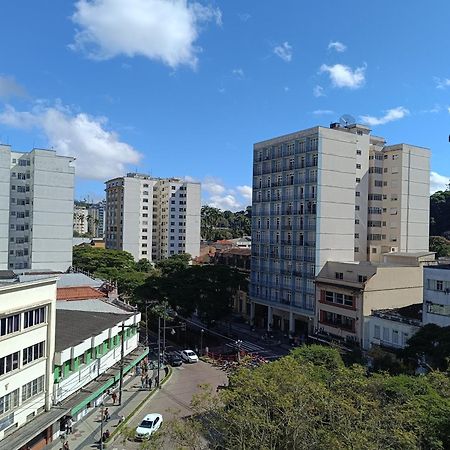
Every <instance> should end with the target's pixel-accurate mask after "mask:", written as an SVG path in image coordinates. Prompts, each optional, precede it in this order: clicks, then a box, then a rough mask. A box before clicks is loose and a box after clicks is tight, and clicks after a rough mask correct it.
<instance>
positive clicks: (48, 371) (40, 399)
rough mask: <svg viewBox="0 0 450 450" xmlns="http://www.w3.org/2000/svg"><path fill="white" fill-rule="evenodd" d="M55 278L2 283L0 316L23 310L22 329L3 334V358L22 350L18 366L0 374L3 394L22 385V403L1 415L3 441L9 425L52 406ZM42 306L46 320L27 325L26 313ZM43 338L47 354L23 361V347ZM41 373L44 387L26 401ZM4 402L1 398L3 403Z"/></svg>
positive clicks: (13, 426) (0, 341)
mask: <svg viewBox="0 0 450 450" xmlns="http://www.w3.org/2000/svg"><path fill="white" fill-rule="evenodd" d="M56 281H57V279H56V278H51V279H45V280H40V281H36V282H28V283H13V284H11V285H7V286H2V287H0V320H1V319H2V318H5V317H8V316H11V315H15V314H20V329H19V331H17V332H14V333H11V334H6V335H4V336H0V358H3V357H5V356H7V355H10V354H12V353H14V352H20V353H19V367H18V368H17V369H16V370H13V371H12V372H9V373H5V374H3V375H0V397H3V396H5V395H7V394H10V393H12V392H14V391H15V390H16V389H19V393H18V395H19V396H18V398H19V405H18V406H17V407H15V408H13V409H12V410H10V411H7V412H5V413H4V415H2V416H0V417H1V420H0V441H1V439H3V437H4V436H5V433H6V434H8V432H9V429H16V428H18V427H20V426H22V425H24V424H25V423H26V422H28V421H29V420H31V419H32V418H33V417H34V416H36V415H37V414H39V413H41V412H43V411H45V410H49V409H50V407H51V398H52V391H53V355H54V350H55V304H56ZM40 307H45V308H46V315H45V321H44V322H42V323H39V324H37V325H34V326H31V327H28V328H24V313H26V312H27V311H31V310H34V309H36V308H40ZM40 342H45V344H44V356H43V357H42V358H39V359H36V360H35V361H32V362H30V363H28V364H26V365H24V364H23V351H24V349H26V348H28V347H30V346H31V345H34V344H37V343H40ZM41 376H43V377H44V379H43V385H42V387H43V391H42V392H40V393H39V394H37V395H34V396H32V397H31V398H28V399H26V400H25V401H23V400H22V395H23V394H22V392H23V390H24V386H25V385H26V384H27V383H30V382H32V381H33V380H36V379H37V378H39V377H41ZM2 403H3V402H0V404H2ZM0 415H1V412H0ZM10 415H11V416H10ZM8 416H10V417H11V422H12V423H8V422H7V420H6V418H7V417H8ZM10 427H11V428H10ZM31 437H33V436H30V438H31ZM0 447H1V442H0Z"/></svg>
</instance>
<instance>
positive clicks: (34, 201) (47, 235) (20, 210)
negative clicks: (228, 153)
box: [0, 145, 75, 271]
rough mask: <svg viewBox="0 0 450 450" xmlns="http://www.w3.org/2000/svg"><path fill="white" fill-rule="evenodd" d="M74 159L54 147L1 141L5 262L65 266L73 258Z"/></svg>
mask: <svg viewBox="0 0 450 450" xmlns="http://www.w3.org/2000/svg"><path fill="white" fill-rule="evenodd" d="M72 163H73V158H69V157H65V156H58V155H56V152H55V151H53V150H40V149H34V150H32V151H31V152H30V153H18V152H14V151H11V148H10V146H8V145H0V267H1V268H4V269H12V270H16V269H19V270H20V269H51V270H58V271H65V270H67V268H68V267H69V266H70V265H71V264H72V235H73V232H72V228H73V193H74V177H75V168H74V166H73V164H72ZM2 231H3V232H2ZM5 246H6V247H7V255H6V256H7V261H6V258H5ZM5 262H6V265H5Z"/></svg>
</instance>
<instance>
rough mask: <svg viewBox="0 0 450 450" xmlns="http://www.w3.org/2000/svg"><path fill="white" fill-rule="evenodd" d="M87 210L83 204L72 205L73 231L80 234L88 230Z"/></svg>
mask: <svg viewBox="0 0 450 450" xmlns="http://www.w3.org/2000/svg"><path fill="white" fill-rule="evenodd" d="M88 215H89V213H88V210H87V208H86V207H85V206H78V205H75V206H74V207H73V231H74V233H78V234H79V235H80V236H81V235H83V234H86V233H87V232H88Z"/></svg>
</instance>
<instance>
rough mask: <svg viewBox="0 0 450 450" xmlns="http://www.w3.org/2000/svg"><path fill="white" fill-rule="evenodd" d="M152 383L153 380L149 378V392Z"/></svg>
mask: <svg viewBox="0 0 450 450" xmlns="http://www.w3.org/2000/svg"><path fill="white" fill-rule="evenodd" d="M152 382H153V380H152V379H151V378H149V379H148V388H149V390H151V389H152Z"/></svg>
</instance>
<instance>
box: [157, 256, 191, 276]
mask: <svg viewBox="0 0 450 450" xmlns="http://www.w3.org/2000/svg"><path fill="white" fill-rule="evenodd" d="M191 259H192V258H191V255H190V254H189V253H180V254H178V255H171V256H169V258H167V259H163V260H161V261H158V262H157V263H156V268H157V269H159V270H160V271H161V273H162V275H164V276H168V275H172V274H174V273H176V272H179V271H181V270H183V269H186V268H187V267H188V266H189V263H190V261H191Z"/></svg>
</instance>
